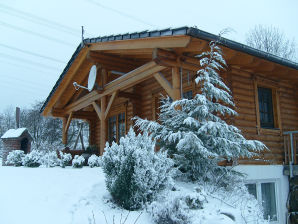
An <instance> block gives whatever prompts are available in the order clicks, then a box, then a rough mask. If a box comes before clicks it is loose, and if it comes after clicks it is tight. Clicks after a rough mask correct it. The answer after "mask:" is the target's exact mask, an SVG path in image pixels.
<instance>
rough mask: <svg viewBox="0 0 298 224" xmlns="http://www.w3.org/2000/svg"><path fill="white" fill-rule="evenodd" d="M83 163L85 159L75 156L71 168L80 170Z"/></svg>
mask: <svg viewBox="0 0 298 224" xmlns="http://www.w3.org/2000/svg"><path fill="white" fill-rule="evenodd" d="M84 163H85V158H84V157H83V156H79V155H75V157H74V158H73V160H72V167H73V168H82V167H83V166H84Z"/></svg>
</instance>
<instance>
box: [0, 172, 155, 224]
mask: <svg viewBox="0 0 298 224" xmlns="http://www.w3.org/2000/svg"><path fill="white" fill-rule="evenodd" d="M0 181H1V182H0V223H1V224H27V223H28V224H35V223H36V224H48V223H49V224H53V223H55V224H60V223H61V224H68V223H71V224H75V223H78V224H79V223H80V224H84V223H86V224H87V223H88V224H89V223H92V224H93V223H97V224H99V223H106V222H105V217H104V216H106V217H107V219H108V223H112V220H113V216H115V220H117V219H120V217H121V213H122V215H123V216H125V215H127V212H126V211H122V210H120V209H117V208H116V209H115V208H114V209H111V206H112V204H111V203H106V201H107V200H109V194H108V192H107V191H106V188H105V187H104V186H105V182H104V175H103V172H102V171H101V168H89V167H84V168H82V169H73V168H65V169H62V168H60V167H57V168H26V167H1V166H0ZM93 214H94V218H93ZM104 214H105V215H104ZM138 215H139V213H138V212H132V213H131V214H129V217H128V220H127V221H129V222H128V223H130V222H131V223H133V222H134V220H135V218H136V217H137V216H138ZM149 220H150V217H149V216H148V215H147V214H142V215H141V217H140V219H139V222H138V223H150V221H149Z"/></svg>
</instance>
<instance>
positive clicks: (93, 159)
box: [88, 155, 101, 168]
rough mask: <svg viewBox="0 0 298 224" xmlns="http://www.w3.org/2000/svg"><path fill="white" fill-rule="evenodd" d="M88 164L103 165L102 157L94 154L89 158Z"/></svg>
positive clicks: (92, 165) (93, 165) (91, 165)
mask: <svg viewBox="0 0 298 224" xmlns="http://www.w3.org/2000/svg"><path fill="white" fill-rule="evenodd" d="M88 165H89V166H90V167H91V168H93V167H99V166H101V158H100V157H99V156H96V155H92V156H90V157H89V159H88Z"/></svg>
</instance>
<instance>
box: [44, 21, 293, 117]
mask: <svg viewBox="0 0 298 224" xmlns="http://www.w3.org/2000/svg"><path fill="white" fill-rule="evenodd" d="M215 40H216V41H219V43H220V45H221V46H222V48H223V52H224V54H225V58H226V59H227V61H228V62H229V63H230V64H232V65H233V67H235V68H238V67H239V68H245V69H246V70H247V71H251V72H256V73H258V72H259V73H270V74H272V75H273V77H277V78H279V79H288V80H295V81H298V64H297V63H294V62H291V61H289V60H286V59H283V58H280V57H277V56H274V55H272V54H269V53H266V52H263V51H259V50H256V49H254V48H251V47H248V46H246V45H243V44H240V43H237V42H235V41H231V40H228V39H225V38H222V37H220V36H217V35H213V34H210V33H207V32H205V31H202V30H199V29H196V28H188V27H182V28H178V29H166V30H159V31H150V32H149V31H144V32H139V33H132V34H124V35H113V36H108V37H98V38H92V39H85V40H84V43H81V44H80V45H79V46H78V48H77V49H76V51H75V52H74V54H73V55H72V57H71V59H70V60H69V62H68V64H67V65H66V67H65V69H64V70H63V72H62V74H61V75H60V77H59V79H58V81H57V82H56V84H55V86H54V87H53V89H52V91H51V92H50V94H49V96H48V97H47V99H46V101H45V103H44V105H43V106H42V108H41V112H42V114H43V115H44V116H48V115H52V114H51V113H52V109H53V107H54V105H57V104H58V106H59V104H60V105H62V106H65V105H67V103H68V100H69V99H70V97H71V96H72V95H71V94H70V95H66V94H65V93H67V92H72V94H74V88H73V86H72V83H73V82H74V81H77V82H78V83H83V82H86V77H87V75H88V71H89V69H90V67H91V65H92V64H94V63H96V62H95V61H101V62H103V63H105V65H106V66H110V68H111V69H113V68H116V69H117V68H119V69H123V71H124V72H125V73H126V72H129V71H131V72H129V73H132V74H135V73H136V72H134V70H135V69H136V68H139V67H140V65H143V64H146V63H149V62H150V61H152V58H153V57H154V55H153V54H154V50H155V49H166V50H173V49H174V50H175V52H177V53H179V54H181V55H190V56H193V55H196V54H198V53H200V52H202V51H204V50H207V49H208V43H209V42H210V41H215ZM114 57H115V58H114ZM134 58H135V59H136V60H134ZM95 59H96V60H95ZM132 59H133V60H132ZM113 60H117V61H116V62H114V63H113ZM179 60H180V59H179ZM171 63H175V60H173V61H171ZM156 66H158V65H156ZM157 70H158V69H157ZM129 73H127V74H129ZM128 77H129V75H128ZM118 82H122V80H120V81H119V80H118ZM94 94H95V93H94ZM98 94H99V95H100V93H97V94H95V95H97V97H98V96H99V95H98ZM89 96H90V94H89ZM77 97H78V96H77ZM82 99H83V98H82ZM92 99H93V98H92ZM67 106H68V108H70V107H71V106H74V105H72V104H70V105H67ZM78 116H79V115H78Z"/></svg>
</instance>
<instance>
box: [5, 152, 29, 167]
mask: <svg viewBox="0 0 298 224" xmlns="http://www.w3.org/2000/svg"><path fill="white" fill-rule="evenodd" d="M24 156H25V154H24V151H22V150H13V151H11V152H9V154H8V156H7V160H6V162H5V164H6V165H13V166H21V165H22V159H23V158H24Z"/></svg>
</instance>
